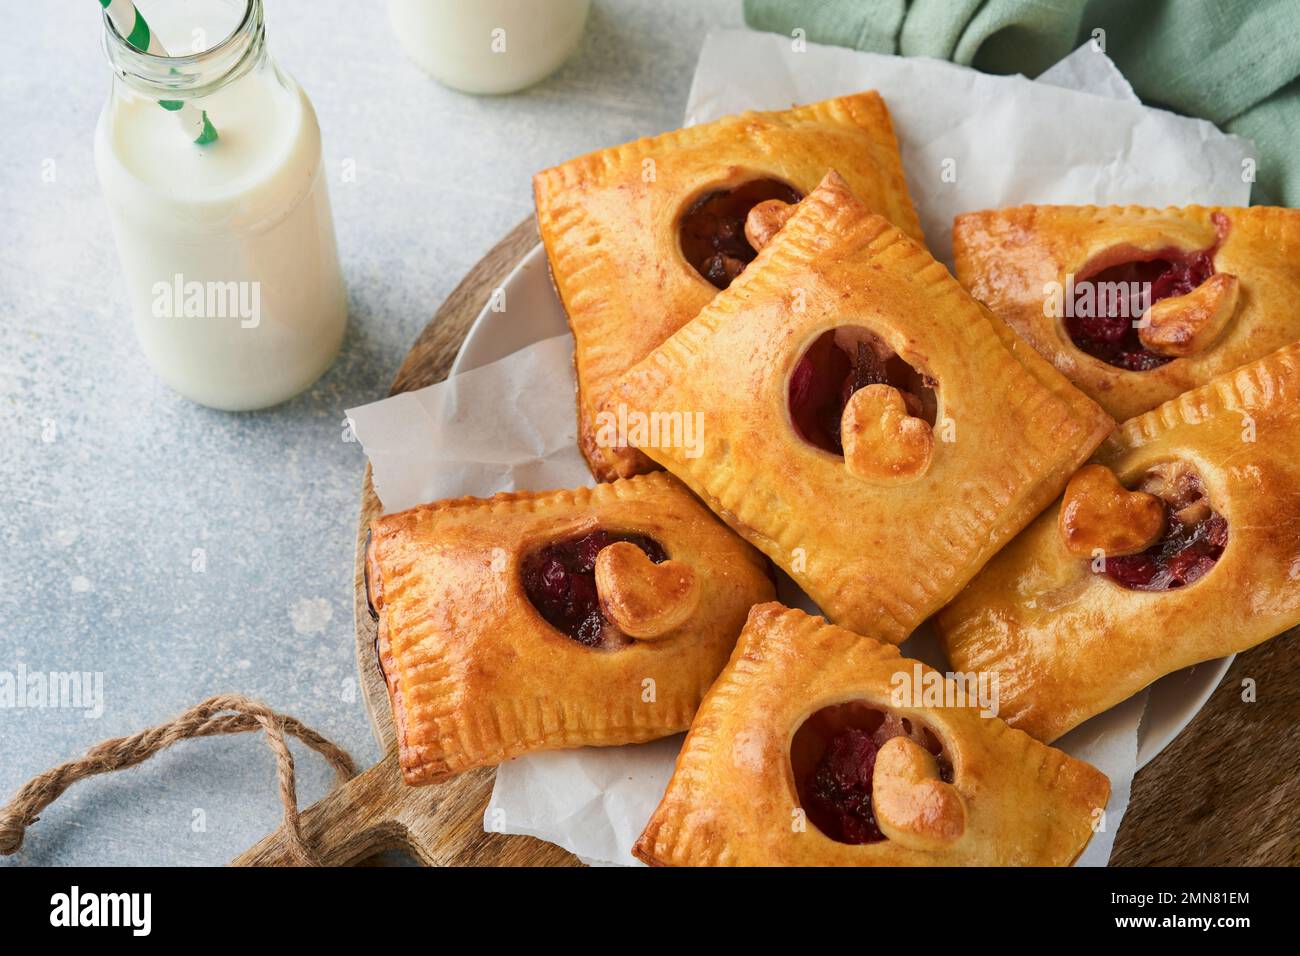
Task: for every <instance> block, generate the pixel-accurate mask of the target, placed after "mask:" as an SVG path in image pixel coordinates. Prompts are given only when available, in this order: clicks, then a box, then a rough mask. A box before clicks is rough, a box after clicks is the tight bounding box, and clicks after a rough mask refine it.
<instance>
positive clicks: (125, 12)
mask: <svg viewBox="0 0 1300 956" xmlns="http://www.w3.org/2000/svg"><path fill="white" fill-rule="evenodd" d="M99 5H100V6H101V7H103V9H104V12H105V13H106V14H108V18H109V19H110V20H112V21H113V26H115V27H117V32H118V33H120V34H121V35H122V36H124V37H125V38H126V42H127V43H129V44H131V46H133V47H135V48H136V49H137V50H139V51H140V52H141V53H148V54H149V55H151V56H168V55H169V54H168V53H167V50H166V49H165V48H164V47H163V45H162V44H161V43H160V42H159V41H158V38H157V37H156V36H154V35H153V31H152V30H150V29H149V24H148V23H146V22H145V19H144V17H143V16H141V15H140V11H139V10H137V9H136V8H135V4H134V3H132V2H131V0H99ZM158 105H159V106H161V107H162V108H163V109H165V110H166V111H167V112H169V113H175V114H176V117H177V119H179V120H180V122H181V127H182V128H183V129H184V130H185V132H186V133H187V134H188V135H190V136H193V137H194V142H195V143H196V144H197V145H199V146H207V145H208V144H209V143H215V142H216V141H217V129H216V127H215V126H213V125H212V121H211V120H209V119H208V112H207V110H200V109H199V108H198V107H197V106H195V105H194V104H193V103H191V102H189V101H188V100H159V101H158Z"/></svg>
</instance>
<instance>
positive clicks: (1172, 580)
mask: <svg viewBox="0 0 1300 956" xmlns="http://www.w3.org/2000/svg"><path fill="white" fill-rule="evenodd" d="M1139 490H1141V491H1145V492H1148V493H1149V494H1153V495H1155V496H1157V497H1158V498H1161V499H1163V500H1164V503H1165V513H1166V517H1167V519H1168V523H1167V525H1166V527H1165V533H1164V536H1163V537H1161V539H1160V540H1159V541H1157V542H1156V543H1155V544H1153V545H1152V546H1151V547H1149V548H1147V550H1145V551H1143V552H1141V553H1140V554H1132V555H1127V556H1124V557H1118V558H1107V559H1106V573H1107V574H1109V575H1110V577H1111V580H1113V581H1115V582H1116V583H1117V584H1120V585H1123V586H1124V587H1126V588H1130V589H1132V590H1135V591H1167V590H1170V589H1173V588H1181V587H1184V586H1185V585H1188V584H1193V583H1195V582H1196V581H1199V580H1200V579H1201V578H1203V577H1205V575H1206V574H1208V573H1209V571H1210V569H1211V568H1213V567H1214V564H1215V562H1216V561H1218V560H1219V557H1220V556H1221V555H1222V554H1223V549H1224V548H1225V547H1226V546H1227V544H1228V522H1227V519H1226V518H1224V517H1223V515H1221V514H1219V513H1218V512H1217V511H1215V510H1214V508H1213V507H1212V506H1211V505H1210V502H1209V499H1208V498H1206V496H1205V487H1204V485H1203V484H1202V483H1201V479H1200V476H1199V475H1197V474H1196V472H1195V470H1194V469H1193V468H1192V467H1191V466H1190V465H1188V464H1186V463H1185V462H1169V463H1166V464H1163V465H1157V466H1156V467H1154V468H1152V469H1151V471H1149V472H1148V473H1147V476H1146V478H1145V479H1144V480H1143V482H1142V484H1141V486H1140V489H1139Z"/></svg>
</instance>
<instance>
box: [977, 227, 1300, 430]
mask: <svg viewBox="0 0 1300 956" xmlns="http://www.w3.org/2000/svg"><path fill="white" fill-rule="evenodd" d="M953 255H954V257H955V259H956V264H957V278H958V279H959V280H961V283H962V285H964V286H965V287H966V288H967V289H969V290H970V292H971V294H972V295H973V296H975V298H977V299H979V300H980V301H982V302H983V303H984V304H985V305H987V306H988V307H989V308H990V309H992V310H993V312H994V314H995V315H997V316H999V317H1000V318H1002V319H1003V320H1004V321H1005V322H1006V323H1007V324H1008V325H1010V326H1011V327H1012V328H1013V329H1015V331H1016V332H1018V333H1019V334H1020V335H1021V336H1023V337H1024V338H1025V339H1026V340H1027V341H1028V342H1029V343H1030V344H1031V345H1032V346H1033V347H1034V348H1036V349H1037V350H1038V351H1039V352H1040V353H1042V354H1043V355H1044V356H1045V357H1046V358H1047V359H1049V360H1050V361H1051V362H1052V363H1053V364H1054V365H1055V366H1056V367H1057V368H1058V369H1060V370H1061V371H1062V372H1064V373H1065V375H1066V377H1067V378H1069V379H1070V381H1072V382H1074V384H1075V385H1077V386H1079V388H1081V389H1083V391H1085V392H1086V393H1088V395H1089V396H1091V397H1092V398H1093V399H1095V400H1096V401H1097V402H1098V403H1099V404H1100V405H1101V406H1102V407H1103V408H1104V409H1106V411H1108V412H1110V414H1111V415H1113V416H1115V418H1117V419H1119V420H1121V421H1123V420H1124V419H1126V418H1131V417H1133V416H1134V415H1140V414H1141V413H1142V412H1145V411H1149V410H1150V409H1152V408H1155V407H1156V406H1157V405H1159V404H1161V403H1162V402H1166V401H1168V400H1169V399H1171V398H1174V397H1175V396H1177V395H1179V394H1181V393H1182V392H1185V391H1187V390H1188V389H1190V388H1195V387H1196V386H1198V385H1203V384H1205V383H1206V382H1208V381H1209V380H1210V379H1211V378H1212V377H1214V376H1215V375H1218V374H1220V373H1222V372H1227V371H1229V370H1231V369H1234V368H1236V367H1237V366H1239V365H1243V364H1245V363H1246V362H1249V361H1252V360H1254V359H1257V358H1260V357H1261V356H1264V355H1267V354H1268V353H1269V352H1272V351H1274V350H1275V349H1278V348H1281V347H1282V346H1284V345H1289V344H1291V343H1292V342H1295V341H1297V340H1300V306H1298V305H1297V304H1296V303H1297V301H1298V300H1300V210H1295V209H1279V208H1271V207H1267V206H1252V207H1250V208H1248V209H1233V208H1225V207H1214V208H1205V207H1201V206H1187V207H1185V208H1182V209H1178V208H1168V209H1144V208H1141V207H1138V206H1127V207H1121V206H1110V207H1105V208H1097V207H1096V206H1020V207H1017V208H1014V209H995V210H989V211H986V212H975V213H968V214H966V215H963V216H958V217H957V220H956V223H955V224H954V226H953Z"/></svg>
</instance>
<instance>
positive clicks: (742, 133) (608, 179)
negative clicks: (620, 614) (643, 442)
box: [533, 92, 922, 481]
mask: <svg viewBox="0 0 1300 956" xmlns="http://www.w3.org/2000/svg"><path fill="white" fill-rule="evenodd" d="M831 168H835V169H838V170H839V171H840V172H841V173H842V174H843V175H844V177H845V178H846V179H847V180H848V182H849V184H850V186H851V187H852V188H853V189H854V191H855V192H856V193H857V194H858V196H860V197H861V198H862V200H863V202H865V203H866V204H867V205H868V206H870V207H871V208H872V209H874V210H876V211H877V212H880V213H881V214H883V215H885V216H886V217H888V218H889V219H890V220H892V221H893V222H894V223H896V224H897V225H898V226H899V228H901V229H903V230H904V231H906V232H907V233H908V235H910V236H912V237H913V238H915V239H917V240H918V241H921V240H922V235H921V227H920V223H919V221H918V220H917V217H916V212H915V210H914V209H913V208H912V201H911V198H910V196H909V195H908V191H907V183H906V181H905V180H904V178H903V167H902V162H901V160H900V158H899V153H898V141H897V140H896V139H895V137H894V130H893V125H892V124H891V122H890V118H889V111H888V110H887V109H886V107H885V103H884V101H883V100H882V99H881V98H880V96H879V95H878V94H877V93H875V92H867V93H858V94H855V95H853V96H843V97H839V98H837V99H832V100H826V101H824V102H821V103H814V104H811V105H808V106H800V107H796V108H795V109H791V110H786V111H783V112H773V113H754V112H749V113H742V114H740V115H738V116H730V117H726V118H725V119H721V120H718V121H717V122H713V123H707V124H703V125H700V126H693V127H690V128H688V129H681V130H676V131H674V132H670V133H665V134H663V135H661V136H655V137H648V138H645V139H639V140H636V141H635V142H632V143H627V144H624V145H622V146H617V147H614V148H612V149H604V150H600V151H599V152H595V153H591V154H589V155H587V156H582V157H580V158H578V159H574V160H571V161H569V162H567V163H564V164H563V165H561V166H557V167H555V168H553V169H548V170H544V171H543V172H540V173H538V174H537V175H536V176H535V177H534V179H533V189H534V193H535V197H536V203H537V226H538V230H539V231H540V233H541V236H542V242H543V243H544V244H545V246H546V256H547V259H548V261H549V262H550V267H551V276H552V278H553V279H554V281H555V287H556V290H557V292H558V293H559V296H560V301H561V302H562V303H563V304H564V309H565V311H566V312H567V313H568V317H569V325H570V327H571V328H572V330H573V335H574V340H575V343H576V348H575V353H574V365H575V368H576V371H577V379H578V445H579V447H580V448H581V450H582V453H583V455H584V456H586V458H587V461H588V464H589V465H590V466H591V472H592V474H593V475H595V476H596V478H597V480H600V481H610V480H613V479H614V478H620V477H622V478H626V477H629V476H630V475H634V474H639V473H641V472H644V471H648V470H651V469H652V468H653V467H654V466H653V465H652V464H651V462H650V461H649V460H648V459H647V458H645V457H644V456H643V455H640V454H638V453H637V452H636V450H635V449H631V448H611V447H608V443H606V444H604V445H602V444H601V443H600V442H598V441H597V419H596V414H597V412H598V411H599V410H600V408H601V407H602V405H603V403H604V402H605V400H606V398H607V397H608V395H609V392H610V390H611V389H612V388H613V386H614V384H615V382H616V381H617V379H618V377H619V376H620V375H622V374H623V373H624V372H626V371H627V370H628V369H629V368H631V367H632V366H633V365H635V364H636V363H637V362H639V361H640V360H641V359H643V358H645V356H646V355H648V354H649V353H650V352H651V350H653V349H654V348H655V347H656V346H658V345H659V344H660V343H661V342H663V341H664V339H666V338H668V336H670V335H672V334H673V333H674V332H676V331H677V330H678V329H679V328H681V327H682V326H683V325H685V324H686V323H687V322H688V321H689V320H691V319H693V318H694V317H695V315H696V313H698V312H699V311H700V309H701V308H703V307H704V306H705V305H707V304H708V302H709V301H710V300H711V299H712V298H713V297H714V296H715V295H716V294H717V291H718V290H717V289H716V288H714V286H713V285H711V284H710V283H709V282H708V280H706V279H705V278H703V277H702V276H701V275H700V274H699V273H698V272H696V270H695V268H694V267H693V266H692V265H691V264H690V263H689V262H687V261H686V259H685V257H684V256H683V255H682V251H681V245H680V241H679V238H678V222H679V217H680V215H681V213H682V212H683V211H684V210H685V209H687V208H689V206H690V205H691V203H692V202H694V201H695V199H697V198H698V197H699V196H701V195H703V194H704V193H706V192H709V191H710V190H714V189H726V188H731V187H734V186H737V185H740V184H741V183H744V182H746V181H749V180H751V179H762V178H771V179H777V180H780V181H782V182H785V183H788V184H789V185H791V186H793V187H794V188H795V189H797V190H799V192H800V193H802V194H804V195H807V194H808V193H810V192H812V190H813V189H814V188H815V187H816V185H817V183H818V182H820V181H821V178H822V177H823V176H824V175H825V174H826V171H827V170H828V169H831Z"/></svg>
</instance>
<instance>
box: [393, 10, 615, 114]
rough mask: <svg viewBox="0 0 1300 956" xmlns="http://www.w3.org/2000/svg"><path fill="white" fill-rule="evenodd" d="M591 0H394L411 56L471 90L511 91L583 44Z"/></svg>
mask: <svg viewBox="0 0 1300 956" xmlns="http://www.w3.org/2000/svg"><path fill="white" fill-rule="evenodd" d="M590 9H591V0H388V14H389V17H390V18H391V19H392V21H393V29H394V31H396V33H397V39H398V40H399V41H400V42H401V44H402V48H403V49H404V50H406V53H407V55H408V56H409V57H410V58H411V59H412V60H414V61H415V62H416V63H418V64H419V65H420V66H422V67H423V68H424V69H425V70H427V71H428V72H429V73H431V74H432V75H433V77H434V79H436V80H437V81H438V82H440V83H442V84H444V85H446V86H450V87H452V88H453V89H457V90H462V91H464V92H466V93H511V92H514V91H515V90H521V89H523V88H524V87H525V86H531V85H532V84H534V83H536V82H537V81H538V80H541V79H543V78H544V77H546V76H549V75H550V74H551V73H552V72H554V71H555V70H556V69H558V68H559V66H560V64H561V63H563V62H564V61H565V60H567V59H568V58H569V55H570V54H571V53H573V51H574V50H575V49H577V46H578V41H579V40H581V39H582V31H583V28H584V27H585V26H586V23H587V12H588V11H589V10H590Z"/></svg>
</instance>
